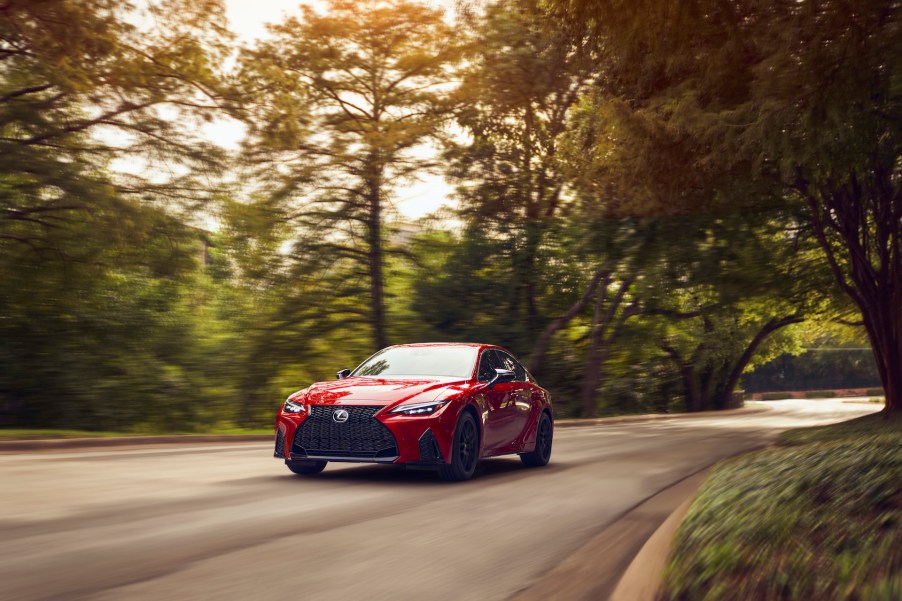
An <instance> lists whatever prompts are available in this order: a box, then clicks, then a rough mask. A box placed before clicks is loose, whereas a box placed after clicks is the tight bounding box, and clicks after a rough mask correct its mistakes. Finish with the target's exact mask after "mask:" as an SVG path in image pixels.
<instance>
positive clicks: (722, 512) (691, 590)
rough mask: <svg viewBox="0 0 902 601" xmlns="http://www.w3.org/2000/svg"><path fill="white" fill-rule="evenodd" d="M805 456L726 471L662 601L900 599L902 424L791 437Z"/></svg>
mask: <svg viewBox="0 0 902 601" xmlns="http://www.w3.org/2000/svg"><path fill="white" fill-rule="evenodd" d="M782 439H783V440H784V441H786V442H789V441H791V442H792V443H793V444H794V445H795V446H792V447H789V448H782V449H773V450H767V451H762V452H758V453H754V454H751V455H746V456H744V457H740V458H738V459H734V460H730V461H727V462H724V463H722V464H720V465H719V466H718V467H717V468H716V469H715V470H714V472H713V473H712V474H711V475H710V476H709V478H708V480H706V482H705V484H704V485H703V486H702V488H701V490H700V491H699V495H698V497H697V499H696V501H695V503H694V504H693V506H692V508H691V509H690V512H689V515H688V516H687V518H686V520H685V521H684V522H683V525H682V526H681V528H680V530H679V532H678V534H677V538H676V542H675V547H674V552H673V556H672V559H671V562H670V565H669V566H668V568H667V571H666V575H665V582H664V587H663V591H662V593H661V595H660V599H662V600H663V599H698V600H707V599H712V600H713V599H721V598H724V597H725V596H727V597H729V598H731V599H737V600H746V599H748V600H752V599H754V600H756V601H757V600H762V601H768V600H771V599H773V600H776V599H780V600H786V599H790V600H791V599H799V600H801V599H823V600H825V601H831V600H839V599H887V600H889V599H894V598H897V597H898V596H899V595H900V594H902V589H900V581H902V558H900V557H899V554H898V553H897V550H898V548H899V547H900V545H902V504H900V502H899V501H900V499H902V484H900V483H902V460H900V458H899V456H898V453H896V452H895V451H894V449H897V448H898V446H899V444H900V443H902V423H900V422H899V420H898V419H896V420H886V419H882V418H880V417H879V416H868V417H865V418H860V419H857V420H852V421H850V422H845V423H842V424H837V425H833V426H826V427H820V428H809V429H803V430H791V431H789V432H787V433H784V434H783V436H782Z"/></svg>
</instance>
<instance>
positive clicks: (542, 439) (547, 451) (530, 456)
mask: <svg viewBox="0 0 902 601" xmlns="http://www.w3.org/2000/svg"><path fill="white" fill-rule="evenodd" d="M553 439H554V427H553V426H552V425H551V418H550V417H548V414H547V413H544V412H543V413H542V417H540V418H539V425H538V426H537V427H536V448H535V449H534V450H533V451H531V452H529V453H523V454H522V455H520V461H522V462H523V463H524V464H525V465H528V466H529V467H542V466H543V465H548V461H549V460H550V459H551V443H552V441H553Z"/></svg>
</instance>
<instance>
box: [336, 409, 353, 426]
mask: <svg viewBox="0 0 902 601" xmlns="http://www.w3.org/2000/svg"><path fill="white" fill-rule="evenodd" d="M348 417H350V416H349V415H348V410H347V409H336V410H335V412H334V413H333V414H332V421H334V422H335V423H338V424H343V423H345V422H346V421H348Z"/></svg>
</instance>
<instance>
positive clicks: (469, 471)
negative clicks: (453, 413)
mask: <svg viewBox="0 0 902 601" xmlns="http://www.w3.org/2000/svg"><path fill="white" fill-rule="evenodd" d="M478 460H479V430H478V429H477V428H476V420H474V419H473V415H472V414H470V413H469V412H468V411H467V412H464V413H463V414H462V415H461V416H460V419H459V420H457V427H456V428H455V429H454V442H453V444H452V445H451V462H450V463H448V464H447V465H442V466H440V467H439V469H438V473H439V476H441V478H442V480H444V481H446V482H460V481H462V480H469V479H470V478H472V477H473V472H475V471H476V462H477V461H478Z"/></svg>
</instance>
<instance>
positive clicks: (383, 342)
mask: <svg viewBox="0 0 902 601" xmlns="http://www.w3.org/2000/svg"><path fill="white" fill-rule="evenodd" d="M373 171H374V174H373V176H372V177H371V178H370V179H369V181H367V188H368V194H367V196H368V198H367V200H368V201H369V218H368V221H367V244H368V246H369V248H368V249H367V254H368V263H369V276H370V321H371V324H372V328H373V345H374V347H375V348H376V349H381V348H385V347H386V346H388V336H387V334H386V331H385V284H384V282H383V271H382V267H383V265H382V260H383V250H382V169H381V168H379V167H375V168H374V170H373Z"/></svg>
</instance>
